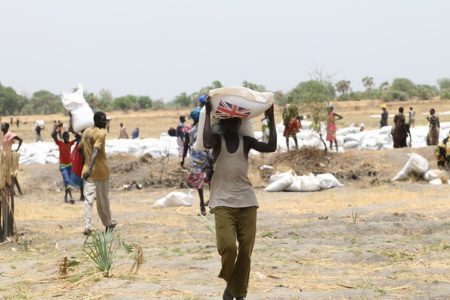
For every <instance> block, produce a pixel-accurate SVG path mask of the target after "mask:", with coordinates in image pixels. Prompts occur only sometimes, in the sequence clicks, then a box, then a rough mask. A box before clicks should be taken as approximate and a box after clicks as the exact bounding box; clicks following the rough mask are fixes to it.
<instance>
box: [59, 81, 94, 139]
mask: <svg viewBox="0 0 450 300" xmlns="http://www.w3.org/2000/svg"><path fill="white" fill-rule="evenodd" d="M61 101H62V104H63V106H64V108H65V109H67V110H68V111H70V113H71V114H72V126H73V129H74V130H75V131H76V132H81V131H82V130H83V129H86V128H88V127H91V126H94V112H93V111H92V109H91V107H90V106H89V104H88V103H87V102H86V100H85V99H84V95H83V86H82V85H81V84H78V89H77V90H76V91H75V92H74V93H63V94H62V97H61Z"/></svg>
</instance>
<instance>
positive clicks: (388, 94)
mask: <svg viewBox="0 0 450 300" xmlns="http://www.w3.org/2000/svg"><path fill="white" fill-rule="evenodd" d="M382 98H383V100H385V101H395V100H399V101H406V100H408V99H409V97H408V94H407V93H405V92H402V91H396V90H389V91H385V92H384V93H383V95H382Z"/></svg>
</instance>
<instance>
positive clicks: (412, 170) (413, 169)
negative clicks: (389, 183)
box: [392, 153, 428, 181]
mask: <svg viewBox="0 0 450 300" xmlns="http://www.w3.org/2000/svg"><path fill="white" fill-rule="evenodd" d="M407 155H408V157H409V159H408V161H407V162H406V164H405V166H404V167H403V169H402V170H401V171H400V172H398V174H397V175H395V177H394V178H392V180H393V181H401V180H406V179H407V178H408V176H409V175H411V174H416V175H418V176H422V175H423V174H424V173H425V172H426V171H427V170H428V161H427V160H426V159H425V158H424V157H423V156H421V155H419V154H417V153H409V154H407Z"/></svg>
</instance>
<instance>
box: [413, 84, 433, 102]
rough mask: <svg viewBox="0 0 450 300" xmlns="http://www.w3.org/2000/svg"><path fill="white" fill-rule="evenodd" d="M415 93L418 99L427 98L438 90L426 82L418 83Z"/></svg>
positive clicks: (431, 96)
mask: <svg viewBox="0 0 450 300" xmlns="http://www.w3.org/2000/svg"><path fill="white" fill-rule="evenodd" d="M415 94H416V96H417V97H418V98H419V99H422V100H429V99H431V98H433V97H435V96H437V95H438V94H439V90H438V89H437V87H435V86H431V85H428V84H418V85H416V88H415Z"/></svg>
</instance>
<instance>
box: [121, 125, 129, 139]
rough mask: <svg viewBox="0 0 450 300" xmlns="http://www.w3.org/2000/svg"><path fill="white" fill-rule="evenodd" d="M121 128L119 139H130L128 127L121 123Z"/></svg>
mask: <svg viewBox="0 0 450 300" xmlns="http://www.w3.org/2000/svg"><path fill="white" fill-rule="evenodd" d="M119 125H120V130H119V137H118V138H119V139H128V138H129V136H128V132H127V129H126V128H125V126H123V123H120V124H119Z"/></svg>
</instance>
